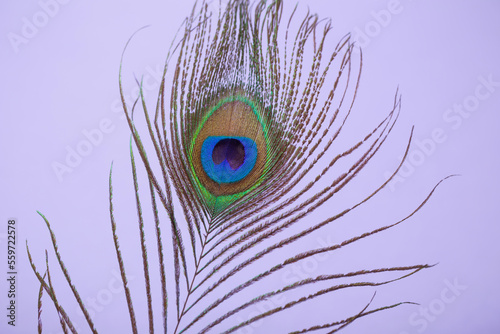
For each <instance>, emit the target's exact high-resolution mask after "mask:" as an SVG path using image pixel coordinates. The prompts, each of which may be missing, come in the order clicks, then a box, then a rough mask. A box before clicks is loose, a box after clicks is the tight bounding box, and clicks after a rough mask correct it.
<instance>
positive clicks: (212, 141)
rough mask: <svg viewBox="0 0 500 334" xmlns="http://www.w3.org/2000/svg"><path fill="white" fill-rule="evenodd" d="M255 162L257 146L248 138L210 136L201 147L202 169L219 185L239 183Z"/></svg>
mask: <svg viewBox="0 0 500 334" xmlns="http://www.w3.org/2000/svg"><path fill="white" fill-rule="evenodd" d="M256 161H257V145H256V144H255V141H253V140H252V139H251V138H248V137H228V136H210V137H207V138H206V139H205V140H204V141H203V144H202V146H201V164H202V166H203V169H204V170H205V172H206V173H207V175H208V177H210V178H211V179H212V180H213V181H215V182H217V183H219V184H222V183H234V182H238V181H241V180H242V179H244V178H245V177H246V176H247V175H248V174H249V173H250V172H251V171H252V169H253V168H254V166H255V163H256Z"/></svg>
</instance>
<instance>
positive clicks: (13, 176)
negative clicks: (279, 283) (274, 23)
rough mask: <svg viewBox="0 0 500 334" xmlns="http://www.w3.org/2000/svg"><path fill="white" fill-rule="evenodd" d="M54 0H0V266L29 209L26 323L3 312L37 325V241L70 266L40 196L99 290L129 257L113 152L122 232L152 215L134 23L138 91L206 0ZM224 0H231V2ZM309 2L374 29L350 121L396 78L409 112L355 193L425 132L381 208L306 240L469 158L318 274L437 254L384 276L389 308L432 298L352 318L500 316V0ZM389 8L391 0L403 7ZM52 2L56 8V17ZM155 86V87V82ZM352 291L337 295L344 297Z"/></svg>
mask: <svg viewBox="0 0 500 334" xmlns="http://www.w3.org/2000/svg"><path fill="white" fill-rule="evenodd" d="M61 2H62V1H61ZM43 3H50V1H47V2H44V1H41V2H38V1H32V0H30V1H23V2H15V1H3V2H2V3H1V4H0V13H1V14H0V16H1V19H0V36H1V39H0V50H1V53H0V57H1V62H0V64H1V65H0V77H1V78H2V86H3V87H2V90H1V91H2V98H1V99H0V110H1V112H0V126H1V127H2V131H0V153H1V163H0V221H1V222H2V223H1V224H0V241H1V243H2V245H1V248H0V249H1V251H0V263H1V264H0V268H4V263H5V262H6V260H5V247H6V246H5V241H6V234H5V232H6V221H7V219H9V218H16V219H17V221H18V225H19V226H18V262H19V263H20V264H19V268H18V271H19V276H18V280H19V281H18V292H19V297H18V305H19V309H18V318H17V321H18V325H17V326H16V328H15V329H14V330H13V329H12V328H11V327H10V326H7V325H6V318H5V316H4V315H3V312H4V311H2V313H0V319H1V320H0V332H2V333H34V332H35V331H36V295H37V293H38V287H39V285H38V283H37V281H36V278H35V276H34V275H33V273H32V272H31V268H30V267H29V265H28V261H27V258H26V252H25V250H24V242H25V240H26V239H27V240H28V241H29V245H30V248H31V250H32V253H33V254H34V259H35V262H36V263H37V265H38V266H39V267H40V268H42V267H43V266H42V265H43V263H44V255H43V250H44V249H45V248H47V249H49V251H50V252H49V257H50V261H51V262H50V263H51V268H52V272H53V275H54V280H56V281H61V280H62V277H61V275H60V273H59V270H58V268H57V263H56V262H55V261H54V259H55V256H54V254H53V252H52V250H51V243H50V236H49V234H48V232H47V230H46V227H45V225H44V223H43V220H42V219H41V218H40V217H39V216H38V215H37V214H36V210H40V211H41V212H42V213H44V214H45V215H46V217H47V218H48V219H49V220H50V222H51V224H52V227H53V228H54V230H55V232H56V235H57V238H58V243H59V247H60V250H61V253H62V256H63V259H66V260H65V261H66V264H67V266H68V268H69V270H70V273H71V276H72V278H73V280H74V283H75V284H76V285H77V286H78V288H79V289H80V293H81V295H82V297H83V298H84V300H87V299H88V298H97V296H100V297H102V296H104V295H105V294H108V292H109V291H113V289H114V287H115V285H114V282H115V279H114V276H113V272H114V271H116V270H117V268H118V265H117V263H116V257H115V255H114V251H113V248H112V243H111V233H110V225H109V214H108V198H107V186H108V185H107V178H108V173H109V167H110V164H111V161H114V166H115V167H114V180H115V192H116V194H117V195H116V203H115V206H116V210H117V211H119V212H117V219H118V220H119V221H118V223H119V225H120V222H121V224H122V226H123V230H122V231H125V230H126V228H127V226H124V225H127V224H128V225H129V226H131V227H130V231H131V232H130V236H128V235H125V234H122V235H123V237H122V239H121V243H122V244H124V245H125V244H127V242H129V239H130V240H131V241H130V242H135V241H136V233H135V232H136V226H135V214H136V213H135V208H134V207H133V206H132V205H131V204H130V203H133V197H132V192H131V191H132V188H131V185H130V179H129V174H130V166H129V161H128V156H127V154H128V140H129V131H128V127H127V126H126V122H125V121H124V120H123V118H122V117H121V115H122V114H121V111H120V108H119V107H118V108H117V106H118V103H117V102H118V98H119V95H118V65H119V59H120V55H121V52H122V50H123V47H124V45H125V43H126V41H127V39H128V38H129V37H130V35H131V34H132V33H133V32H134V31H135V30H137V29H138V28H140V27H142V26H144V25H151V27H150V28H148V29H146V30H145V31H143V32H141V33H140V34H139V35H138V37H136V38H135V39H134V41H133V45H132V46H131V48H130V49H129V51H128V53H127V54H126V58H125V63H124V66H125V70H124V76H125V78H126V79H125V83H124V89H125V91H126V92H131V91H132V90H133V89H134V82H133V76H132V75H133V74H135V75H136V76H137V77H140V76H141V75H142V74H147V73H150V72H151V69H153V70H154V69H155V68H156V67H157V66H158V65H161V64H163V61H164V58H165V55H166V53H167V50H168V47H169V45H170V42H171V40H172V38H173V36H174V34H175V32H176V31H177V28H178V27H179V25H180V24H181V22H182V20H183V18H184V17H185V16H186V15H188V14H189V13H190V10H191V6H192V3H191V1H187V2H185V3H184V4H180V2H178V1H175V2H174V1H141V2H139V1H129V2H123V1H106V2H100V3H98V2H85V1H78V0H73V1H68V2H67V3H64V4H60V5H59V8H54V7H50V8H48V9H47V8H45V11H49V12H51V14H52V17H49V16H47V15H44V14H40V13H43V11H44V9H43V8H44V5H42V4H43ZM395 4H396V5H395ZM211 7H212V8H214V9H215V8H216V2H214V4H213V5H212V6H211ZM307 7H309V9H310V10H311V11H312V12H317V13H320V15H321V16H322V17H331V18H332V20H333V32H332V35H333V39H332V40H336V39H338V38H340V37H341V36H342V35H344V34H346V33H347V32H349V31H352V32H353V35H354V38H355V39H356V37H357V36H360V31H361V32H362V33H363V34H364V36H361V37H359V38H358V41H359V42H360V43H361V44H362V45H363V46H364V49H363V64H364V67H363V77H362V80H361V87H360V92H359V98H358V100H357V102H356V104H355V115H356V116H354V117H353V121H352V122H353V123H352V126H351V127H349V131H351V132H352V134H353V136H354V137H357V136H360V135H362V134H364V133H365V132H366V131H365V130H366V129H369V128H371V127H372V126H373V125H374V124H375V122H376V121H377V120H378V119H380V118H381V117H382V116H384V115H385V113H386V112H387V110H388V109H389V108H390V107H391V104H392V100H393V97H394V93H395V91H396V88H397V87H398V86H399V88H400V92H401V94H402V97H403V108H402V114H401V116H400V120H399V121H398V124H397V125H396V128H395V130H394V132H393V134H392V135H391V136H390V137H389V139H388V142H387V145H385V146H384V149H383V150H382V151H381V152H380V154H379V156H378V157H377V159H376V160H375V161H374V162H373V164H371V165H369V166H368V167H367V168H366V170H365V171H364V172H363V173H362V176H360V178H359V179H358V180H356V182H353V184H352V185H350V188H349V189H348V190H347V192H346V196H359V194H360V193H362V194H366V193H367V191H368V190H369V189H372V188H373V187H375V186H376V185H377V184H379V183H380V182H383V180H384V178H385V175H386V173H387V172H388V171H392V170H393V169H394V168H395V167H396V166H397V164H398V157H399V156H400V155H401V154H402V153H403V151H404V148H405V146H406V142H407V138H408V136H409V133H410V130H411V126H412V125H415V133H414V139H415V141H414V143H413V146H412V149H411V151H410V152H412V153H411V154H413V155H410V158H411V157H413V159H410V162H411V161H412V166H409V165H407V166H406V168H407V170H406V174H405V176H404V177H402V178H401V179H400V180H402V182H399V183H394V184H393V186H390V187H388V188H386V189H385V190H384V191H382V192H381V193H380V194H379V195H378V196H377V197H376V198H375V199H374V200H373V203H371V204H370V205H368V206H367V207H366V208H363V209H361V210H359V211H358V212H356V213H354V214H352V215H349V216H348V217H346V219H345V220H343V221H342V222H339V223H337V224H335V225H332V226H329V227H327V228H326V229H325V230H323V231H322V233H321V234H317V235H314V236H313V237H312V238H310V239H309V241H308V242H304V243H302V244H301V245H300V247H304V249H307V248H317V247H318V246H320V245H321V240H334V241H341V240H342V238H343V236H349V235H356V234H357V233H360V232H362V231H366V230H370V229H372V228H373V226H377V225H376V224H375V225H373V224H371V225H370V224H369V223H367V222H372V221H374V220H376V221H377V222H379V224H386V223H391V222H393V221H396V220H397V219H400V218H402V217H404V216H405V214H407V213H409V212H411V210H413V208H415V207H416V206H417V205H418V203H420V201H422V199H423V198H425V196H426V195H427V193H428V192H429V191H430V189H431V188H432V187H433V185H434V184H435V183H437V182H438V181H439V180H440V179H441V178H443V177H445V176H447V175H450V174H461V177H457V178H452V179H450V180H448V181H447V182H445V183H444V184H443V185H442V186H441V187H440V188H439V189H438V191H437V192H436V193H435V195H434V197H433V198H432V200H431V201H430V202H429V203H428V204H427V205H426V207H425V208H424V209H423V210H422V211H421V212H420V213H419V214H418V215H416V216H415V217H413V218H412V219H411V220H409V221H408V222H406V223H405V224H403V225H400V226H398V227H396V228H395V229H393V230H390V231H388V232H386V233H384V234H381V235H377V236H375V237H373V238H371V239H369V240H366V241H364V242H360V243H358V244H356V245H353V246H352V247H351V248H346V249H345V250H342V251H340V252H338V253H337V254H335V255H331V256H328V257H327V258H326V259H325V260H324V262H321V263H319V264H318V269H317V270H318V272H320V271H321V270H323V269H325V270H323V271H328V269H331V270H330V272H331V271H332V270H333V272H335V271H336V269H335V268H337V267H338V268H350V266H351V265H352V266H353V267H356V265H357V264H359V265H360V266H361V265H363V264H365V263H366V264H367V265H366V267H378V266H392V265H411V264H416V263H437V262H439V265H438V266H436V267H434V268H432V269H429V270H426V271H424V272H421V273H418V274H417V275H415V276H413V277H411V278H409V279H406V280H403V281H401V282H397V283H394V284H393V285H389V286H386V287H381V288H377V291H378V293H377V297H376V298H375V301H374V305H375V306H381V305H384V304H385V303H392V302H398V301H405V300H408V301H415V302H418V303H420V304H421V305H420V306H414V305H413V306H412V305H405V306H401V307H399V308H396V309H393V310H389V311H386V312H383V313H380V314H378V315H375V316H371V317H367V318H364V319H362V320H359V322H356V323H355V324H353V325H352V326H349V327H347V328H346V329H345V331H343V332H342V333H366V332H377V333H396V334H413V333H429V334H430V333H440V334H445V333H470V334H472V333H498V332H500V321H499V320H498V312H499V311H500V310H499V306H498V300H499V299H500V289H499V288H498V282H499V279H500V277H499V276H500V268H499V261H498V257H499V255H500V246H499V245H500V243H499V242H498V236H499V232H500V227H499V224H498V222H499V219H498V217H499V213H500V212H499V205H498V203H499V199H500V198H499V195H498V194H499V192H498V189H499V187H500V178H499V177H498V170H499V167H500V166H499V160H498V158H497V153H498V144H500V141H499V138H500V137H499V135H498V126H499V125H500V115H499V113H498V108H499V106H500V84H498V83H500V66H499V59H500V48H499V47H498V45H499V43H498V41H499V32H500V21H499V20H498V13H500V3H499V2H495V1H486V0H481V1H474V2H469V1H451V0H450V1H432V2H431V1H423V0H420V1H410V0H401V1H399V2H398V1H389V2H387V1H346V0H342V1H325V0H323V1H320V0H310V1H305V0H303V1H300V5H299V9H300V11H301V13H302V12H304V11H305V10H306V9H307ZM288 9H290V8H289V7H288ZM389 10H390V11H392V13H391V12H390V11H389ZM381 13H385V14H387V13H391V14H390V18H388V17H387V16H384V15H383V14H381ZM381 15H382V16H381ZM44 18H48V19H47V20H46V21H44ZM26 22H31V23H33V22H35V23H37V24H38V25H39V27H38V28H36V29H37V30H36V31H31V32H27V31H24V33H25V36H28V38H26V39H25V40H24V42H25V43H23V44H20V45H17V47H16V46H13V44H12V43H11V42H10V40H9V36H10V38H12V36H13V35H12V33H14V34H17V35H19V36H22V34H23V31H22V30H23V26H25V25H26ZM25 29H26V28H25ZM29 33H31V34H29ZM9 34H10V35H9ZM488 78H490V81H493V82H495V83H497V84H496V85H492V86H485V85H484V84H483V83H482V82H483V81H484V80H488ZM153 83H154V80H153V79H151V84H153ZM488 88H489V89H490V91H489V90H488ZM478 92H479V93H478ZM478 94H479V95H478ZM150 96H153V97H154V91H153V94H151V95H150ZM475 96H478V97H480V98H479V99H478V98H477V97H476V98H475ZM475 102H477V105H474V104H473V103H475ZM469 103H470V104H469ZM458 104H461V105H463V104H466V105H467V106H468V109H469V110H470V112H469V111H467V110H465V109H464V110H465V111H466V112H467V113H464V114H463V116H459V114H458V113H454V112H453V111H449V110H450V108H451V109H453V108H454V106H456V105H458ZM451 117H453V118H451ZM103 122H104V123H105V124H104V128H105V129H106V130H109V131H108V133H105V134H104V135H103V138H102V140H100V141H99V142H98V143H97V144H95V145H93V146H92V148H91V150H92V151H91V152H90V153H89V154H88V155H87V156H85V157H83V158H82V160H81V161H80V162H79V163H77V166H75V167H74V168H72V171H71V172H68V173H65V174H63V175H62V176H61V178H58V177H57V175H56V173H55V172H54V170H53V164H54V162H60V163H64V160H65V159H66V156H67V154H68V149H69V150H72V149H73V150H74V149H76V148H77V147H78V145H81V142H82V141H84V140H85V138H86V137H85V134H84V132H85V131H87V132H89V131H90V132H91V131H92V130H95V129H97V128H99V126H103ZM439 129H440V130H439ZM436 131H438V132H439V133H441V134H440V136H439V137H440V139H441V140H440V142H439V143H435V144H434V145H433V147H432V148H430V146H427V149H426V148H425V147H424V146H419V145H418V143H421V145H423V143H428V142H429V139H430V138H432V133H433V132H436ZM422 147H424V148H422ZM426 150H427V152H425V151H426ZM353 198H357V197H353ZM323 210H329V208H328V207H325V208H324V209H323ZM379 226H380V225H379ZM321 238H322V239H321ZM320 239H321V240H320ZM124 252H125V253H127V250H125V251H124ZM151 253H153V251H152V250H151ZM126 255H127V254H125V256H126ZM129 256H130V257H129V261H130V262H129V263H130V267H129V268H130V269H129V271H130V274H131V275H133V276H135V280H132V284H136V285H137V286H138V287H139V288H140V287H141V286H142V281H141V277H142V263H141V262H140V261H141V260H140V258H139V257H138V255H137V254H136V253H130V254H129ZM69 259H71V261H70V260H69ZM134 259H135V260H134ZM134 261H135V262H134ZM134 263H136V264H137V265H135V266H134ZM358 267H359V266H358ZM5 271H6V270H4V269H2V274H1V275H2V278H1V279H0V296H1V297H0V303H1V305H0V309H2V310H4V305H5V303H6V300H7V299H6V296H5V295H6V293H5V292H4V291H6V288H7V287H6V285H5V284H6V282H5V279H4V278H3V275H4V274H3V272H5ZM323 271H321V272H323ZM338 271H342V270H341V269H339V270H338ZM313 274H314V273H312V274H311V275H313ZM453 282H455V283H456V284H458V285H459V286H460V287H462V290H457V291H456V293H455V294H453V293H452V294H449V293H448V294H445V297H443V293H442V292H443V290H444V289H446V288H447V287H448V285H449V284H452V283H453ZM56 286H57V285H56ZM56 289H57V288H56ZM64 289H66V287H63V288H60V291H61V292H60V294H62V295H64V294H66V295H67V298H64V297H61V299H62V300H63V303H65V302H66V300H68V306H67V309H68V310H69V311H70V312H71V313H72V314H75V312H74V310H75V306H74V304H71V303H72V302H71V300H72V298H71V296H70V295H69V292H68V291H67V290H64ZM104 290H107V291H108V292H106V291H104ZM58 291H59V290H58ZM372 291H373V290H370V291H365V293H359V294H357V295H356V296H358V297H359V298H360V299H359V300H358V302H357V303H356V304H355V305H357V307H358V308H357V309H359V306H361V307H362V306H363V305H364V304H365V303H367V302H368V301H369V299H370V297H371V295H372ZM111 296H112V297H111V300H110V301H109V303H108V304H107V305H100V306H102V309H100V310H97V309H96V311H98V312H96V316H95V322H96V325H97V327H98V329H100V330H101V331H102V332H103V333H106V332H110V328H123V330H124V332H128V331H129V328H130V327H129V322H128V319H127V318H126V309H125V308H124V306H123V303H122V301H123V294H122V293H113V292H111ZM332 296H334V295H332ZM341 296H343V295H340V294H339V298H341ZM452 296H454V297H455V298H451V297H452ZM450 298H451V299H453V301H450ZM139 299H140V298H139ZM139 299H138V300H137V301H136V306H135V307H136V311H137V312H138V313H139V314H140V315H139V318H140V320H139V324H141V326H145V324H146V322H145V321H146V317H145V314H146V313H145V312H144V308H141V307H140V305H141V303H144V301H143V300H142V299H140V300H139ZM444 301H446V302H444ZM318 303H323V304H320V305H321V306H320V307H319V310H320V311H319V312H323V313H324V314H331V316H330V317H329V319H332V320H334V319H338V318H339V317H338V316H336V314H337V313H336V312H335V310H336V309H335V308H333V306H332V304H331V299H328V298H327V299H321V300H318ZM442 305H444V308H443V309H441V308H440V306H442ZM423 308H425V309H428V310H429V311H428V314H429V315H428V317H427V318H426V316H424V315H422V314H421V313H420V312H423V311H422V309H423ZM357 309H356V308H355V309H354V310H357ZM139 310H140V311H139ZM306 311H307V309H306ZM297 312H299V311H297ZM316 312H318V311H316ZM44 314H45V316H44V329H45V331H44V332H46V333H59V331H60V330H59V329H57V328H58V320H57V317H56V315H55V313H54V312H53V307H52V305H50V301H49V300H48V299H47V298H45V299H44ZM298 314H299V315H298V316H297V317H293V318H292V319H290V320H287V322H289V323H291V322H293V321H295V322H297V323H299V324H300V319H301V317H308V316H313V315H314V314H312V313H311V314H310V315H307V314H306V313H304V311H302V312H301V313H298ZM242 317H245V314H243V315H242ZM73 318H74V319H75V323H76V324H77V325H78V326H81V327H82V328H85V327H84V326H85V323H84V319H83V318H82V317H80V316H78V315H74V316H73ZM412 319H413V320H412ZM282 320H283V318H281V321H282ZM280 326H282V324H280V323H279V322H276V321H271V320H269V321H268V320H265V322H264V323H262V325H261V326H259V327H252V328H251V329H248V328H247V329H246V330H245V331H241V332H243V333H275V332H279V331H278V330H277V328H280ZM85 330H86V329H85ZM82 332H85V331H84V330H82Z"/></svg>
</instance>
